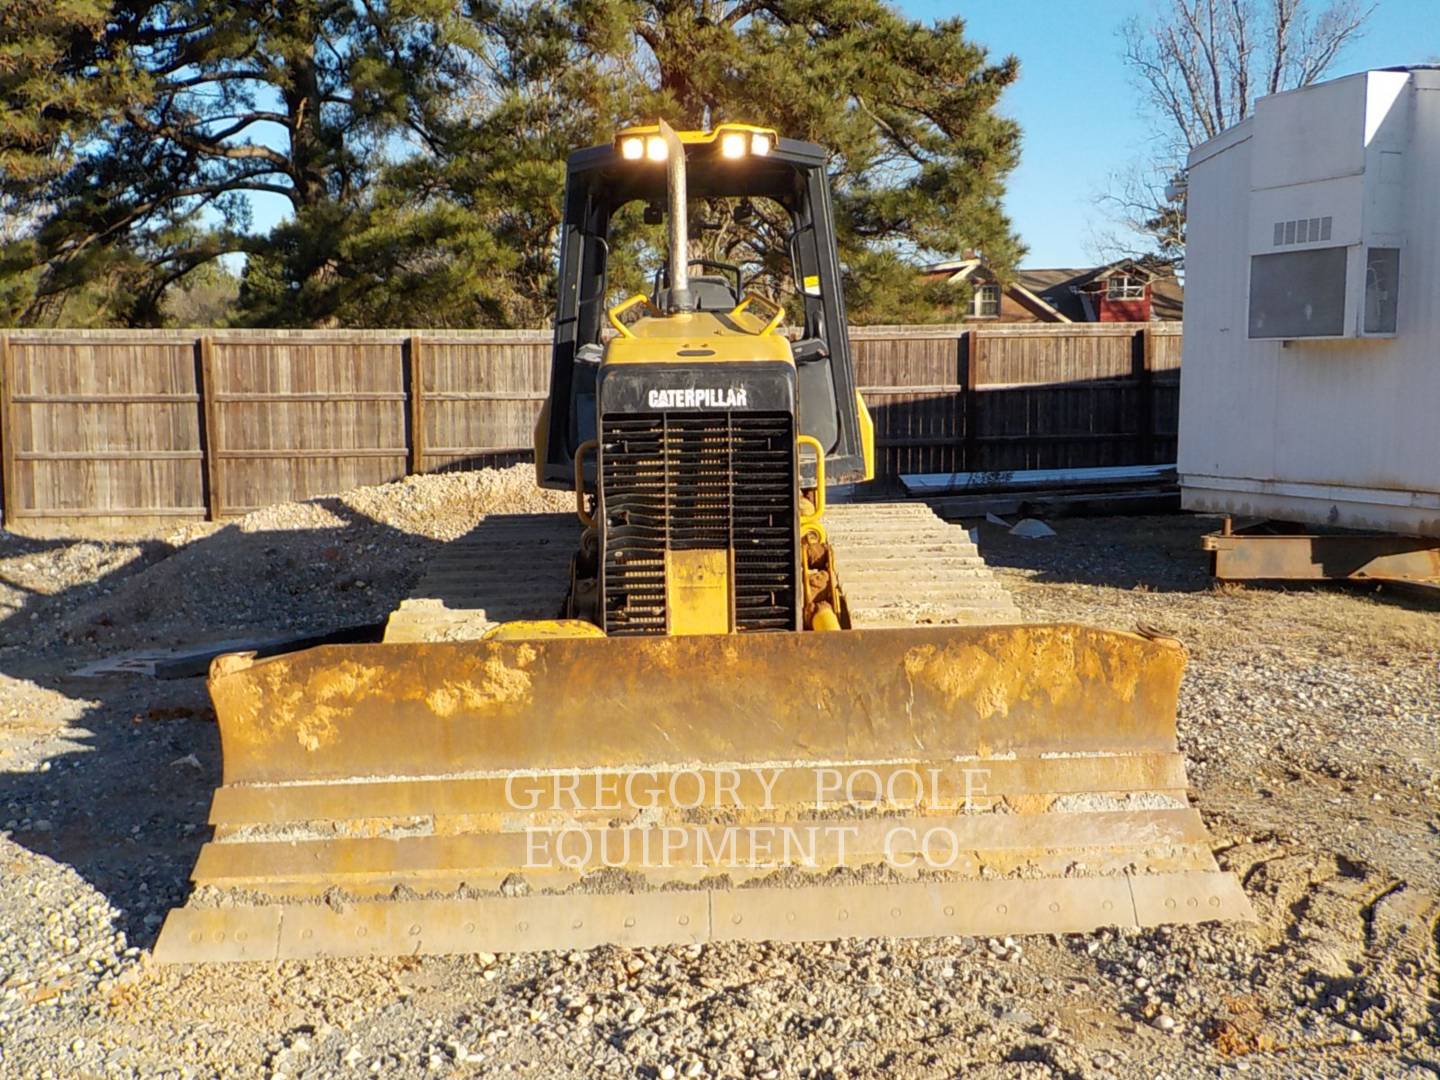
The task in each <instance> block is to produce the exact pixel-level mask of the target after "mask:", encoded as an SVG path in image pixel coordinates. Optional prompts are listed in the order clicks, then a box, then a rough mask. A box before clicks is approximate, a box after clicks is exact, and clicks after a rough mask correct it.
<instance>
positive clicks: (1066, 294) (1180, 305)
mask: <svg viewBox="0 0 1440 1080" xmlns="http://www.w3.org/2000/svg"><path fill="white" fill-rule="evenodd" d="M1127 263H1129V260H1123V261H1121V262H1119V263H1111V264H1109V265H1108V266H1091V267H1086V268H1083V269H1077V268H1064V267H1055V268H1039V267H1035V268H1031V267H1021V268H1020V269H1019V270H1016V271H1015V279H1016V281H1018V282H1019V283H1020V284H1021V285H1024V286H1025V288H1027V289H1029V290H1030V291H1031V292H1033V293H1035V294H1036V295H1038V296H1039V297H1040V298H1041V299H1043V300H1044V301H1045V302H1046V303H1047V304H1049V305H1050V306H1051V307H1053V308H1055V309H1056V310H1057V311H1059V312H1061V313H1062V314H1064V315H1065V316H1067V317H1068V318H1069V319H1070V320H1071V321H1073V322H1090V321H1092V320H1093V319H1094V315H1093V313H1091V312H1088V311H1087V310H1086V304H1085V297H1084V295H1083V292H1084V289H1085V286H1087V285H1089V286H1098V285H1099V283H1100V281H1101V280H1103V279H1104V278H1107V277H1109V276H1110V275H1111V274H1113V273H1115V272H1116V271H1117V270H1120V269H1129V268H1131V267H1133V268H1134V269H1136V270H1140V271H1142V272H1144V273H1147V274H1150V275H1152V277H1151V281H1150V314H1151V316H1152V317H1153V318H1156V319H1179V318H1180V317H1181V315H1182V313H1183V311H1184V304H1185V288H1184V286H1183V285H1181V284H1180V282H1179V281H1178V280H1177V279H1176V278H1175V277H1174V275H1171V274H1159V275H1156V273H1155V271H1154V270H1153V269H1149V268H1147V267H1144V266H1143V265H1141V264H1139V263H1129V265H1128V266H1127Z"/></svg>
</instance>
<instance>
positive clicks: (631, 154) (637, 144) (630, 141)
mask: <svg viewBox="0 0 1440 1080" xmlns="http://www.w3.org/2000/svg"><path fill="white" fill-rule="evenodd" d="M644 154H645V140H644V139H642V138H640V136H639V135H628V136H626V137H625V138H623V139H621V140H620V156H621V157H623V158H624V159H625V160H626V161H639V160H640V158H641V157H643V156H644Z"/></svg>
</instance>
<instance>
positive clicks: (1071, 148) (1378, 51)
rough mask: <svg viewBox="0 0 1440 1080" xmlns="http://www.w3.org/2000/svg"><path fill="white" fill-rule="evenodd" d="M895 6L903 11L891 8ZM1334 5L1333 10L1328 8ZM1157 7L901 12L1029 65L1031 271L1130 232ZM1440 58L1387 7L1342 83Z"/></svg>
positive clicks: (1016, 204)
mask: <svg viewBox="0 0 1440 1080" xmlns="http://www.w3.org/2000/svg"><path fill="white" fill-rule="evenodd" d="M892 2H894V0H892ZM1322 2H1323V0H1322ZM1153 3H1154V0H1109V2H1108V3H1098V4H1097V3H1079V2H1076V0H1068V2H1059V0H1048V2H1041V0H1029V2H1024V0H961V2H951V3H935V2H928V0H900V2H899V7H900V8H901V9H902V10H903V11H905V12H906V13H907V14H909V15H910V16H912V17H913V18H918V19H924V20H926V21H929V20H933V19H938V18H947V17H950V16H954V15H958V16H960V17H961V18H963V19H964V20H965V22H966V30H967V34H968V36H969V37H970V38H972V39H973V40H975V41H976V42H978V43H980V44H982V45H985V46H986V47H987V48H988V49H990V51H991V53H992V54H993V55H994V56H996V57H997V58H998V57H1001V56H1004V55H1005V54H1007V53H1014V54H1015V55H1016V56H1018V57H1019V58H1020V78H1019V81H1018V82H1017V83H1016V84H1015V85H1014V86H1012V87H1011V88H1010V89H1009V90H1007V91H1006V92H1005V96H1004V98H1003V99H1002V101H1001V108H1002V109H1003V110H1004V111H1005V112H1006V113H1007V114H1008V115H1010V116H1012V117H1014V118H1015V119H1016V120H1018V121H1019V123H1020V127H1021V130H1022V132H1023V137H1024V146H1023V150H1022V154H1021V159H1020V166H1019V168H1018V169H1016V171H1015V172H1014V173H1013V174H1012V175H1011V177H1010V182H1009V185H1008V192H1007V195H1006V199H1005V204H1006V209H1007V211H1008V212H1009V214H1010V220H1011V221H1012V222H1013V223H1014V226H1015V228H1016V229H1017V230H1018V232H1019V233H1020V237H1021V239H1022V240H1024V242H1025V244H1026V245H1027V246H1028V247H1029V249H1030V250H1029V254H1028V255H1027V256H1026V258H1025V265H1027V266H1085V265H1088V264H1093V263H1095V262H1096V261H1098V260H1099V258H1100V256H1101V255H1102V251H1101V250H1100V249H1099V247H1098V246H1097V241H1098V239H1099V238H1100V237H1101V236H1103V234H1105V233H1106V232H1116V231H1119V230H1118V227H1117V226H1116V224H1115V223H1114V221H1113V219H1112V217H1111V216H1110V214H1109V213H1108V212H1107V211H1106V210H1105V208H1104V207H1102V206H1100V205H1099V204H1098V203H1097V196H1098V195H1099V194H1100V193H1101V192H1103V191H1104V190H1106V188H1107V186H1108V185H1107V179H1108V178H1109V177H1110V175H1111V174H1112V173H1114V172H1115V171H1116V170H1119V169H1123V168H1124V167H1126V166H1127V165H1128V164H1129V163H1131V162H1133V161H1135V160H1137V159H1140V158H1142V157H1143V156H1144V153H1145V149H1146V146H1147V144H1148V142H1149V137H1150V134H1149V133H1150V130H1151V129H1150V124H1149V120H1148V118H1147V117H1145V116H1144V115H1143V114H1142V111H1141V109H1140V107H1139V104H1138V103H1139V101H1140V99H1139V96H1138V94H1137V93H1136V91H1135V90H1134V88H1133V86H1132V85H1131V83H1130V80H1129V75H1128V73H1127V71H1126V69H1125V67H1124V65H1123V64H1122V63H1121V61H1120V48H1121V44H1120V38H1119V33H1118V32H1119V29H1120V25H1121V23H1123V22H1124V21H1125V20H1126V19H1127V18H1128V17H1130V16H1131V15H1140V16H1142V17H1143V16H1145V15H1146V14H1147V12H1149V11H1151V10H1152V9H1153ZM1437 57H1440V0H1378V3H1377V5H1376V11H1375V13H1374V14H1373V15H1372V16H1371V17H1370V21H1369V23H1368V24H1367V29H1366V33H1365V36H1364V37H1363V38H1361V39H1360V40H1359V41H1357V42H1355V43H1354V44H1353V45H1351V46H1350V48H1349V49H1348V50H1347V51H1346V52H1345V53H1344V55H1342V56H1341V57H1340V60H1339V62H1338V63H1337V64H1336V65H1335V67H1334V68H1333V69H1332V74H1333V75H1343V74H1346V73H1348V72H1351V71H1359V70H1363V69H1365V68H1374V67H1391V66H1394V65H1398V64H1415V63H1424V62H1426V61H1432V62H1433V61H1435V60H1436V58H1437ZM250 199H251V204H252V206H253V208H254V225H255V227H256V228H257V229H259V230H262V231H263V230H266V229H269V228H270V227H271V226H272V225H273V224H274V223H275V222H276V221H278V220H279V219H280V218H281V217H282V216H283V215H285V214H286V213H288V211H289V205H290V204H289V203H288V202H287V201H286V200H285V199H283V198H281V197H279V196H274V195H263V194H254V195H251V196H250Z"/></svg>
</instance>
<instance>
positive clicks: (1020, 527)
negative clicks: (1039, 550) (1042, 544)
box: [1010, 518, 1055, 540]
mask: <svg viewBox="0 0 1440 1080" xmlns="http://www.w3.org/2000/svg"><path fill="white" fill-rule="evenodd" d="M1010 535H1011V536H1022V537H1024V538H1025V539H1027V540H1043V539H1045V538H1046V537H1050V536H1054V535H1055V530H1054V529H1052V528H1051V527H1050V526H1049V525H1046V524H1045V523H1044V522H1043V521H1040V520H1039V519H1037V518H1021V519H1020V520H1019V521H1017V522H1016V523H1015V524H1014V525H1011V526H1010Z"/></svg>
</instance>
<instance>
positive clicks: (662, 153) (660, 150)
mask: <svg viewBox="0 0 1440 1080" xmlns="http://www.w3.org/2000/svg"><path fill="white" fill-rule="evenodd" d="M669 153H670V150H669V147H667V146H666V145H665V140H664V139H663V138H661V137H660V136H659V135H651V136H650V137H649V138H648V139H646V140H645V156H646V157H648V158H649V159H650V160H651V161H664V160H665V158H666V157H667V156H669Z"/></svg>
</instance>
